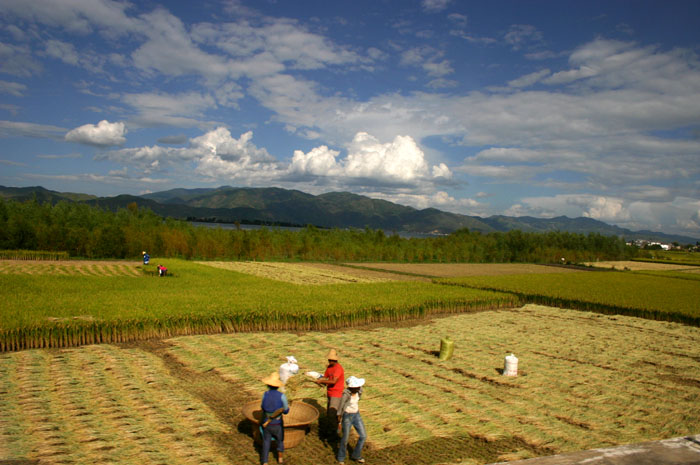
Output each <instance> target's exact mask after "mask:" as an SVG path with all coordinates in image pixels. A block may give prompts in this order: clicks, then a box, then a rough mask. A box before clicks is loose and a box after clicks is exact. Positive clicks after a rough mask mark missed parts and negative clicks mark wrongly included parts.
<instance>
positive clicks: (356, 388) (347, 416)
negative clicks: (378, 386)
mask: <svg viewBox="0 0 700 465" xmlns="http://www.w3.org/2000/svg"><path fill="white" fill-rule="evenodd" d="M364 384H365V380H364V379H363V378H356V377H354V376H351V377H349V378H348V387H347V389H345V390H344V391H343V397H342V398H341V399H340V407H339V408H338V421H339V422H340V424H341V425H342V427H343V438H342V439H341V440H340V447H338V456H337V459H338V464H339V465H344V464H345V449H346V448H347V446H348V439H349V437H350V430H351V429H352V427H353V426H354V427H355V431H357V436H358V438H357V444H356V445H355V449H353V451H352V456H351V458H352V459H353V460H354V461H356V462H358V463H365V459H363V458H362V446H364V445H365V440H366V439H367V433H366V431H365V424H364V423H363V422H362V417H361V416H360V398H361V397H362V386H364Z"/></svg>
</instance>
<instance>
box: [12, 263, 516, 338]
mask: <svg viewBox="0 0 700 465" xmlns="http://www.w3.org/2000/svg"><path fill="white" fill-rule="evenodd" d="M159 262H160V260H157V259H152V261H151V263H152V265H149V266H148V267H144V268H145V269H144V271H149V270H151V269H155V264H156V263H159ZM164 263H165V265H166V266H167V267H168V269H169V270H170V272H173V273H175V276H174V277H165V278H158V277H155V276H150V275H146V274H144V276H143V277H142V278H136V279H134V278H133V277H126V276H82V275H81V276H77V275H76V276H65V275H25V274H2V275H0V307H1V308H2V311H0V351H12V350H21V349H28V348H44V347H69V346H78V345H83V344H93V343H104V342H126V341H134V340H139V339H146V338H162V337H171V336H175V335H189V334H209V333H220V332H241V331H276V330H291V329H294V330H318V329H328V328H339V327H348V326H357V325H361V324H367V323H372V322H380V321H400V320H405V319H409V318H415V317H421V316H425V315H428V314H431V313H449V312H454V313H457V312H469V311H476V310H482V309H488V308H502V307H512V306H515V305H517V304H518V299H517V298H516V297H514V296H513V295H509V294H503V293H497V292H490V291H481V290H475V289H465V288H460V287H453V288H449V287H445V286H438V285H435V284H432V283H427V282H425V283H424V282H420V283H418V282H388V283H362V284H359V283H358V284H337V285H323V286H318V285H317V286H302V285H294V284H290V283H284V282H279V281H273V280H270V279H264V278H259V277H254V276H250V275H244V274H241V273H237V272H234V271H229V270H221V269H217V268H213V267H209V266H204V265H198V264H195V263H191V262H187V261H184V260H167V261H165V262H164Z"/></svg>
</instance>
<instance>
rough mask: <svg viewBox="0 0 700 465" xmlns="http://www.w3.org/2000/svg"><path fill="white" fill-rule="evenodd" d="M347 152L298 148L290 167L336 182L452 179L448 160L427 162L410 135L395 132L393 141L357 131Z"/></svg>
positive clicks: (300, 173)
mask: <svg viewBox="0 0 700 465" xmlns="http://www.w3.org/2000/svg"><path fill="white" fill-rule="evenodd" d="M347 151H348V153H347V156H346V157H345V158H343V159H338V155H339V154H340V152H338V151H336V150H331V149H329V148H328V147H327V146H325V145H323V146H319V147H316V148H314V149H312V150H310V151H309V152H308V153H304V152H302V151H301V150H296V151H295V152H294V156H293V158H292V162H291V164H290V166H289V168H288V171H289V173H290V174H294V175H298V176H307V177H308V176H312V177H333V178H335V181H336V182H338V181H339V182H341V183H342V182H347V183H364V184H367V185H387V186H388V185H418V184H422V183H426V182H427V183H431V182H433V181H434V180H437V179H451V178H452V172H451V171H450V169H449V168H448V167H447V165H446V164H444V163H440V164H438V165H434V166H432V167H429V166H428V163H427V161H426V159H425V154H424V153H423V151H422V150H421V149H420V147H418V144H417V143H416V142H415V140H413V138H412V137H410V136H396V137H395V138H394V140H393V141H391V142H380V140H379V139H377V138H376V137H374V136H372V135H370V134H368V133H366V132H358V133H357V134H355V137H354V138H353V140H352V142H351V143H350V144H349V145H348V147H347Z"/></svg>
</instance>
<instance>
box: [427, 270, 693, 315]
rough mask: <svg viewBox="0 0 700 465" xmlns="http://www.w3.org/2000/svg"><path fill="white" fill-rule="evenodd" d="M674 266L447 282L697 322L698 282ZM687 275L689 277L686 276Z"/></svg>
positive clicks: (583, 307) (578, 305) (543, 301)
mask: <svg viewBox="0 0 700 465" xmlns="http://www.w3.org/2000/svg"><path fill="white" fill-rule="evenodd" d="M666 273H676V272H663V273H662V272H655V274H654V275H647V274H643V272H618V271H598V272H587V273H576V274H564V273H560V274H529V275H510V276H469V277H461V278H443V279H439V280H437V281H438V282H442V283H445V284H452V285H456V286H466V287H470V288H478V289H489V290H494V291H502V292H511V293H514V294H515V295H518V296H520V297H521V298H522V299H523V300H525V301H527V302H531V303H541V304H544V305H552V306H558V307H568V308H577V309H581V310H593V311H598V312H603V313H610V314H626V315H631V316H639V317H643V318H650V319H657V320H667V321H677V322H682V323H686V324H690V325H694V326H700V306H698V302H700V286H698V283H697V279H694V277H695V275H689V276H687V277H686V276H683V277H678V276H677V275H675V274H666ZM686 278H690V279H686Z"/></svg>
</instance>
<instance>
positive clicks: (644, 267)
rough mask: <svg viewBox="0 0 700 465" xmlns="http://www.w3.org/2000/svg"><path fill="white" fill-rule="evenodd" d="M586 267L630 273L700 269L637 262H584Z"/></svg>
mask: <svg viewBox="0 0 700 465" xmlns="http://www.w3.org/2000/svg"><path fill="white" fill-rule="evenodd" d="M584 265H586V266H593V267H596V268H611V269H616V270H624V269H628V270H630V271H689V272H693V273H697V272H700V267H698V266H689V265H683V264H678V265H674V264H670V263H653V262H638V261H631V260H630V261H608V262H586V263H584Z"/></svg>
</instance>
